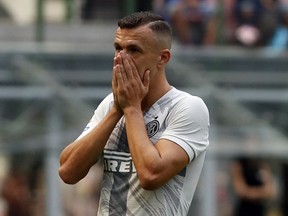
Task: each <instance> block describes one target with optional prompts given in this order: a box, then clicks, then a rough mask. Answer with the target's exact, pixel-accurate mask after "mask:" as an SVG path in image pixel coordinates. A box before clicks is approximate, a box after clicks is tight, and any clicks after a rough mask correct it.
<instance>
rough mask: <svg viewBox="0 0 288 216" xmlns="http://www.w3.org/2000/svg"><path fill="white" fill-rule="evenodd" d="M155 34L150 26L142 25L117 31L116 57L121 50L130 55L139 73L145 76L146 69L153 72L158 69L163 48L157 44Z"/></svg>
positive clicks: (115, 41) (115, 42)
mask: <svg viewBox="0 0 288 216" xmlns="http://www.w3.org/2000/svg"><path fill="white" fill-rule="evenodd" d="M156 41H157V40H156V38H155V35H154V34H153V32H152V30H151V29H149V27H148V26H141V27H138V28H135V29H120V28H118V29H117V30H116V33H115V40H114V46H115V57H116V56H117V55H118V54H119V52H120V51H122V50H123V51H124V52H125V53H126V54H128V55H130V56H131V57H132V59H133V61H134V63H135V65H136V67H137V69H138V72H139V75H140V77H141V78H143V74H144V72H145V71H146V70H148V69H149V70H150V71H151V73H153V71H155V70H156V66H157V63H158V62H159V59H160V55H161V50H160V49H159V46H157V42H156Z"/></svg>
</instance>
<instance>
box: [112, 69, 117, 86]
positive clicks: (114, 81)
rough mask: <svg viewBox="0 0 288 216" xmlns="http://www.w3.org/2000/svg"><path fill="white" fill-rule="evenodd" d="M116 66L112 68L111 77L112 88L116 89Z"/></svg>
mask: <svg viewBox="0 0 288 216" xmlns="http://www.w3.org/2000/svg"><path fill="white" fill-rule="evenodd" d="M116 70H117V69H116V66H114V67H113V77H112V88H114V87H115V88H117V86H118V84H117V78H116V72H117V71H116Z"/></svg>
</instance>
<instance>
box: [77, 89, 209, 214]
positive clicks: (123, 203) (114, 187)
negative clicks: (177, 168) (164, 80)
mask: <svg viewBox="0 0 288 216" xmlns="http://www.w3.org/2000/svg"><path fill="white" fill-rule="evenodd" d="M113 100H114V98H113V95H112V94H110V95H108V96H107V97H106V98H105V99H104V100H103V101H102V103H101V104H100V105H99V107H98V108H97V109H96V110H95V113H94V116H93V117H92V119H91V121H90V122H89V124H88V125H87V127H86V129H85V130H84V132H83V133H82V134H81V136H80V137H82V136H84V135H85V134H87V133H88V132H89V131H91V130H92V129H93V128H94V127H95V126H96V125H97V124H98V123H99V122H100V121H101V120H102V119H103V118H104V116H105V115H106V114H107V113H108V112H109V110H110V109H111V107H112V106H113V103H114V102H113ZM144 121H145V123H146V129H147V134H148V136H149V138H150V140H151V141H152V142H153V143H154V144H155V143H156V142H157V141H158V140H159V139H168V140H171V141H173V142H175V143H176V144H178V145H179V146H181V147H182V148H183V149H184V150H185V151H186V153H187V154H188V156H189V158H190V163H189V164H188V165H187V166H186V167H185V168H184V169H183V170H182V171H181V172H179V173H178V174H177V175H176V176H174V177H173V178H172V179H171V180H170V181H168V182H167V183H166V184H165V185H164V186H162V187H160V188H159V189H157V190H155V191H148V190H144V189H143V188H141V185H140V181H139V179H138V176H137V172H136V169H135V167H134V165H133V161H132V158H131V154H130V151H129V146H128V142H127V136H126V131H125V126H124V125H125V118H124V117H122V118H121V120H120V121H119V122H118V123H117V125H116V127H115V129H114V131H113V132H112V134H111V136H110V138H109V140H108V142H107V144H106V146H105V149H104V153H103V163H104V176H103V181H102V189H101V197H100V203H99V210H98V216H108V215H109V216H134V215H135V216H147V215H151V216H160V215H162V216H176V215H177V216H182V215H183V216H184V215H187V212H188V210H189V206H190V204H191V201H192V198H193V195H194V192H195V189H196V185H197V182H198V179H199V176H200V173H201V169H202V166H203V162H204V158H205V152H206V148H207V146H208V145H209V141H208V129H209V113H208V109H207V107H206V105H205V104H204V102H203V101H202V99H200V98H199V97H196V96H191V95H190V94H188V93H185V92H182V91H179V90H177V89H176V88H172V89H171V90H170V91H169V92H167V93H166V94H165V95H164V96H163V97H161V98H160V99H159V100H158V101H157V102H156V103H155V104H154V105H153V106H152V107H150V109H149V110H148V111H146V112H145V113H144Z"/></svg>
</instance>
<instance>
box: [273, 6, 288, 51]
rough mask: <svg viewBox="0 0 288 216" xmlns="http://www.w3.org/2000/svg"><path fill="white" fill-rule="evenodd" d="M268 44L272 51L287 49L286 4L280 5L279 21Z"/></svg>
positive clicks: (287, 8) (287, 10)
mask: <svg viewBox="0 0 288 216" xmlns="http://www.w3.org/2000/svg"><path fill="white" fill-rule="evenodd" d="M269 46H270V47H271V48H272V49H273V50H274V51H283V50H287V49H288V5H287V6H282V7H281V12H280V22H279V26H278V27H277V29H276V31H275V34H274V35H273V37H272V40H271V43H270V44H269Z"/></svg>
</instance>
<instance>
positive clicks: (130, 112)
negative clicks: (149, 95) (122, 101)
mask: <svg viewBox="0 0 288 216" xmlns="http://www.w3.org/2000/svg"><path fill="white" fill-rule="evenodd" d="M124 115H125V121H126V122H125V123H126V131H127V137H128V143H129V149H130V152H131V155H132V159H133V163H134V165H135V168H136V170H137V174H138V176H139V179H140V181H141V183H142V186H143V185H144V187H145V185H147V184H150V183H151V182H152V181H153V182H154V183H156V184H161V182H158V183H157V181H161V180H159V179H157V178H158V177H159V173H160V172H161V171H163V167H162V164H164V163H162V162H163V161H162V158H161V155H160V153H159V151H158V150H157V148H156V147H155V146H154V144H153V143H152V142H151V141H150V139H149V137H148V135H147V132H146V127H145V123H144V119H143V113H142V111H141V110H137V109H135V108H134V107H133V108H129V109H127V110H126V111H125V112H124ZM148 187H149V186H148Z"/></svg>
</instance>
